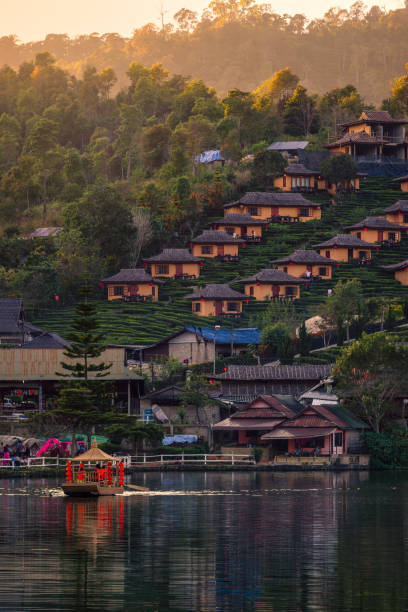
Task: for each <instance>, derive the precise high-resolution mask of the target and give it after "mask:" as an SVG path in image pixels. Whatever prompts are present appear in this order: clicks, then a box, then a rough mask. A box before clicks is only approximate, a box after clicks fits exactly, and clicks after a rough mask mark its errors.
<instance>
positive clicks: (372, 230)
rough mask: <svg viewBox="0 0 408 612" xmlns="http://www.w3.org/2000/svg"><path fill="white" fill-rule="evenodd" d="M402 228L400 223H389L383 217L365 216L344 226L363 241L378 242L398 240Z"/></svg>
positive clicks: (399, 239)
mask: <svg viewBox="0 0 408 612" xmlns="http://www.w3.org/2000/svg"><path fill="white" fill-rule="evenodd" d="M403 229H404V228H403V227H402V226H401V225H397V224H396V223H391V221H388V220H387V219H385V218H384V217H366V218H365V219H363V220H362V221H359V222H358V223H355V224H354V225H349V226H348V227H346V230H348V231H349V232H350V233H351V234H354V235H355V236H357V238H361V239H362V240H364V241H365V242H371V243H375V242H378V243H380V244H383V243H392V244H396V243H398V242H400V241H401V231H402V230H403Z"/></svg>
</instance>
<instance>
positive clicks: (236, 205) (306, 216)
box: [224, 192, 322, 222]
mask: <svg viewBox="0 0 408 612" xmlns="http://www.w3.org/2000/svg"><path fill="white" fill-rule="evenodd" d="M224 210H226V211H228V213H241V214H242V213H246V214H248V215H251V217H257V218H258V219H263V220H266V221H270V222H273V221H276V220H285V219H286V220H288V221H290V220H292V221H301V222H303V221H312V220H313V219H321V216H322V210H321V206H320V204H318V203H316V202H310V200H306V198H304V197H303V196H302V194H301V193H269V192H249V193H246V194H245V195H244V196H243V197H242V198H241V199H239V200H237V201H236V202H232V203H230V204H225V205H224Z"/></svg>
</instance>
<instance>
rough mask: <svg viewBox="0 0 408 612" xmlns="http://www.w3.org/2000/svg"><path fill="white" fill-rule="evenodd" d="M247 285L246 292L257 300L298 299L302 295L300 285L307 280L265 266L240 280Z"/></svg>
mask: <svg viewBox="0 0 408 612" xmlns="http://www.w3.org/2000/svg"><path fill="white" fill-rule="evenodd" d="M239 282H240V283H243V284H244V286H245V289H244V291H245V294H246V295H248V296H250V297H253V298H255V299H256V300H277V299H287V300H296V299H298V298H299V297H300V286H301V285H302V284H304V283H305V282H306V280H304V279H301V278H298V277H296V276H291V275H290V274H286V272H283V270H276V269H274V268H264V269H263V270H260V271H259V272H257V274H254V275H253V276H249V277H248V278H243V279H242V280H240V281H239Z"/></svg>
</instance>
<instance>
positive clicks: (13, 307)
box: [0, 298, 23, 334]
mask: <svg viewBox="0 0 408 612" xmlns="http://www.w3.org/2000/svg"><path fill="white" fill-rule="evenodd" d="M22 321H23V300H21V299H19V298H0V333H1V334H4V333H13V334H17V333H19V332H21V330H22Z"/></svg>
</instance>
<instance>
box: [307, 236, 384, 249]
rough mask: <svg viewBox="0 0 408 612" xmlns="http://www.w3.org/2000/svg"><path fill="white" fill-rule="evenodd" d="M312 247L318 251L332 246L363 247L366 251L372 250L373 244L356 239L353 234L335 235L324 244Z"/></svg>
mask: <svg viewBox="0 0 408 612" xmlns="http://www.w3.org/2000/svg"><path fill="white" fill-rule="evenodd" d="M313 246H314V247H315V248H320V249H322V248H325V247H332V246H339V247H342V246H344V247H364V248H366V249H374V245H373V244H371V243H370V242H365V241H364V240H360V238H357V236H354V234H337V235H336V236H333V238H329V240H326V242H320V243H319V244H314V245H313Z"/></svg>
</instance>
